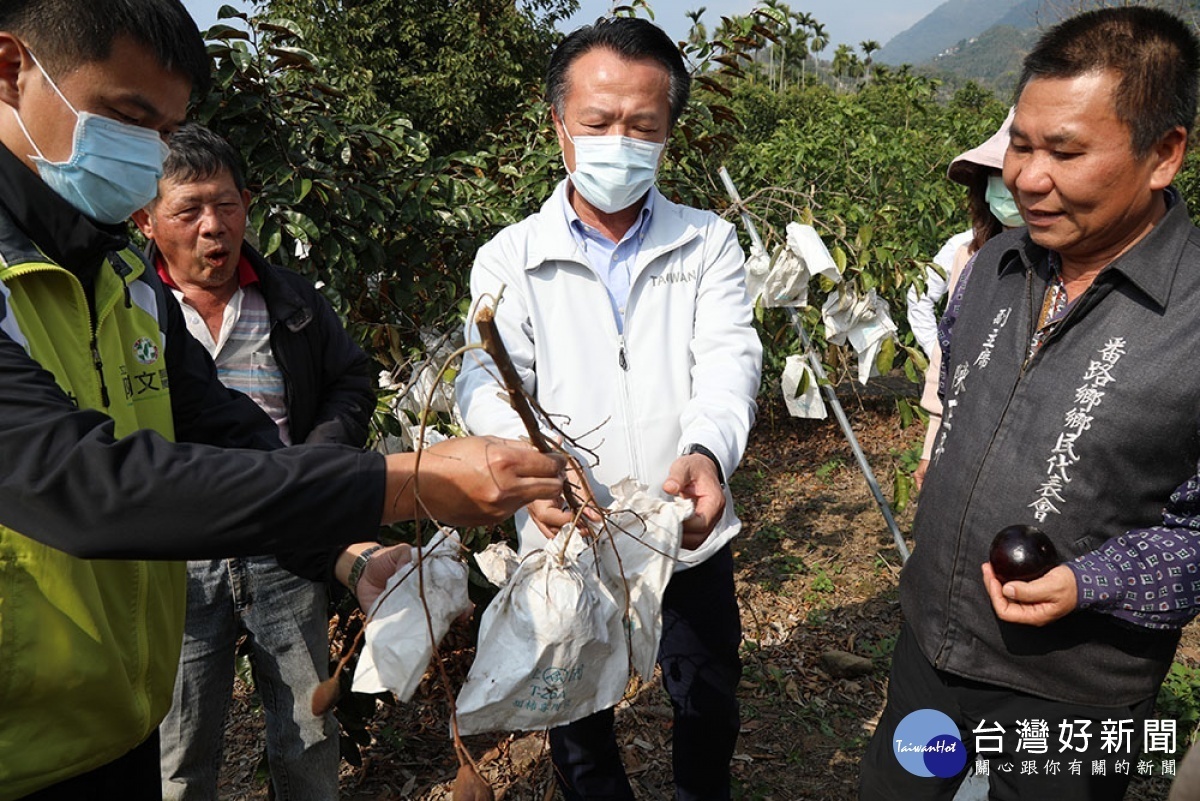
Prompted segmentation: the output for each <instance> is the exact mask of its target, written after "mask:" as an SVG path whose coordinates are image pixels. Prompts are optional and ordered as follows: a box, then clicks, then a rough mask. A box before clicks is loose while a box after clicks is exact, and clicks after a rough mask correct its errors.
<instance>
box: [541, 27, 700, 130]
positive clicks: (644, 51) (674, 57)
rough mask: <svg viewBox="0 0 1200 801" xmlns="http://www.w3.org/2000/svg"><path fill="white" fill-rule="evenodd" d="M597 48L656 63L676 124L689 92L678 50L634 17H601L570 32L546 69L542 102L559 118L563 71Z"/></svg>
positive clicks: (659, 32)
mask: <svg viewBox="0 0 1200 801" xmlns="http://www.w3.org/2000/svg"><path fill="white" fill-rule="evenodd" d="M597 47H604V48H607V49H609V50H611V51H613V52H614V53H616V54H617V55H618V56H621V57H622V58H624V59H627V60H629V61H646V60H651V61H657V62H658V63H659V64H661V65H662V66H663V67H664V68H666V70H667V74H668V75H669V76H670V88H669V89H668V90H667V99H668V101H669V102H670V104H671V126H672V127H674V125H675V123H676V122H678V121H679V118H680V116H682V114H683V110H684V108H685V107H686V106H687V102H688V96H689V95H690V93H691V91H692V76H691V75H689V74H688V71H687V67H686V66H685V65H684V63H683V56H682V55H681V54H680V52H679V47H678V46H677V45H676V44H675V43H674V42H672V41H671V37H669V36H667V34H666V33H665V32H663V29H662V28H660V27H658V26H657V25H655V24H654V23H653V22H649V21H647V20H644V19H638V18H637V17H605V18H601V19H598V20H596V22H595V24H593V25H585V26H583V27H582V28H579V29H577V30H575V31H573V32H572V33H571V34H570V35H569V36H567V38H566V39H563V40H562V43H561V44H559V46H558V47H556V48H555V49H554V53H553V54H552V55H551V56H550V64H549V65H548V66H547V67H546V99H547V100H548V101H550V105H551V106H553V107H554V111H555V113H557V114H558V116H559V118H560V119H561V118H562V113H563V101H564V100H565V98H566V94H567V70H568V69H570V67H571V65H572V64H574V63H575V60H576V59H578V58H579V57H580V56H582V55H583V54H584V53H587V52H588V51H589V50H593V49H595V48H597Z"/></svg>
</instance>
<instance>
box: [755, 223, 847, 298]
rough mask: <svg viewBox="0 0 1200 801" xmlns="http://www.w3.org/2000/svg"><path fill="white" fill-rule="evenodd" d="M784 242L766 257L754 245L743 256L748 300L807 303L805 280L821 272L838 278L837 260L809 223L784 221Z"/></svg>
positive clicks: (832, 279) (831, 278) (834, 280)
mask: <svg viewBox="0 0 1200 801" xmlns="http://www.w3.org/2000/svg"><path fill="white" fill-rule="evenodd" d="M785 231H786V234H787V241H786V242H785V243H784V244H783V245H782V246H780V247H779V249H778V250H776V251H775V255H774V256H773V257H768V256H767V255H766V254H765V253H764V252H763V251H762V249H761V248H759V247H758V246H757V245H751V246H750V258H748V259H746V291H747V292H748V293H749V295H750V299H751V300H752V301H754V300H758V299H761V301H762V305H763V306H765V307H768V308H779V307H783V306H797V307H798V306H804V305H807V304H808V282H809V280H810V279H812V278H813V277H814V276H817V275H823V276H825V277H826V278H828V279H829V280H830V281H833V282H834V283H837V282H838V281H840V280H842V277H841V274H840V273H839V272H838V269H837V263H836V262H834V260H833V257H832V256H830V255H829V250H828V249H827V248H826V247H825V243H824V242H822V241H821V237H820V236H818V235H817V232H816V230H815V229H814V228H813V227H812V226H811V225H801V224H800V223H796V222H793V223H788V226H787V228H786V229H785Z"/></svg>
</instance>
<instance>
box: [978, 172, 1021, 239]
mask: <svg viewBox="0 0 1200 801" xmlns="http://www.w3.org/2000/svg"><path fill="white" fill-rule="evenodd" d="M984 197H986V198H987V202H988V208H989V209H991V210H992V216H994V217H995V218H996V219H997V220H999V221H1000V224H1001V225H1003V226H1004V227H1005V228H1016V227H1018V226H1021V225H1024V224H1025V221H1024V220H1023V219H1021V212H1020V210H1019V209H1018V208H1017V201H1016V200H1014V199H1013V196H1012V193H1011V192H1009V191H1008V187H1007V186H1005V185H1004V179H1003V178H1001V177H1000V176H999V175H990V176H988V185H987V192H986V194H985V195H984Z"/></svg>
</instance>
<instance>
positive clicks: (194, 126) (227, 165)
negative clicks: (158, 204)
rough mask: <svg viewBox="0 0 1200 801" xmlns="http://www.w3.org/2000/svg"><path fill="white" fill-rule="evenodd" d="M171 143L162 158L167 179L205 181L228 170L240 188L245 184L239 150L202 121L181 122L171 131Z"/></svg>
mask: <svg viewBox="0 0 1200 801" xmlns="http://www.w3.org/2000/svg"><path fill="white" fill-rule="evenodd" d="M168 145H169V146H170V151H171V152H170V153H168V154H167V160H166V161H164V162H163V180H164V181H178V182H188V181H205V180H208V179H209V178H212V177H213V176H215V175H217V174H219V173H220V172H221V171H222V170H228V171H229V174H230V176H232V178H233V183H234V186H236V187H237V189H238V191H239V192H240V191H242V190H243V189H245V188H246V179H245V177H244V175H243V173H242V168H241V165H240V164H239V163H238V154H237V151H235V150H234V149H233V146H232V145H230V144H229V142H227V141H226V140H225V139H224V138H222V137H220V136H218V135H217V134H215V133H213V132H212V131H210V130H209V129H208V128H205V127H204V126H203V125H201V124H200V123H198V122H187V123H184V124H183V125H181V126H179V129H178V130H176V131H175V133H173V134H171V139H170V141H169V142H168Z"/></svg>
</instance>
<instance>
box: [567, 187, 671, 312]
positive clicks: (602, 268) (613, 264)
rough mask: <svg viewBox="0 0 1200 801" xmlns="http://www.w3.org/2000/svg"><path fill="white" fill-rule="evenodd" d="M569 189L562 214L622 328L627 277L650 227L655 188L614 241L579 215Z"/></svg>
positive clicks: (627, 289)
mask: <svg viewBox="0 0 1200 801" xmlns="http://www.w3.org/2000/svg"><path fill="white" fill-rule="evenodd" d="M570 194H571V193H570V191H567V192H564V193H563V194H562V206H563V214H564V215H565V216H566V219H567V225H568V226H570V228H571V236H572V237H574V239H575V242H576V244H578V245H579V249H580V250H582V251H583V254H584V256H586V257H587V262H588V266H590V267H591V268H592V272H594V273H595V274H596V276H597V277H598V278H599V279H600V281H601V283H603V284H604V287H605V289H607V290H608V299H609V302H610V303H611V304H612V309H613V317H614V318H615V319H616V322H617V330H618V331H620V332H622V333H623V332H624V331H625V304H626V303H627V302H628V301H629V281H630V277H631V275H632V273H633V266H634V264H635V263H636V262H637V255H638V251H640V250H641V247H642V241H643V240H644V239H645V238H646V232H647V231H649V230H650V218H651V216H652V213H653V210H654V192H648V193H647V194H646V200H645V203H644V204H643V205H642V210H641V212H640V213H639V214H638V217H637V221H636V222H634V224H633V225H632V226H630V228H629V230H628V231H626V232H625V235H624V236H623V237H621V241H620V242H613V241H612V240H611V239H609V238H608V237H606V236H605V235H604V234H602V233H601V232H600V231H599V230H597V229H596V228H593V227H592V226H590V225H588V224H587V223H585V222H584V221H583V220H581V219H579V215H578V214H576V213H575V209H574V208H573V207H572V206H571V202H570Z"/></svg>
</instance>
